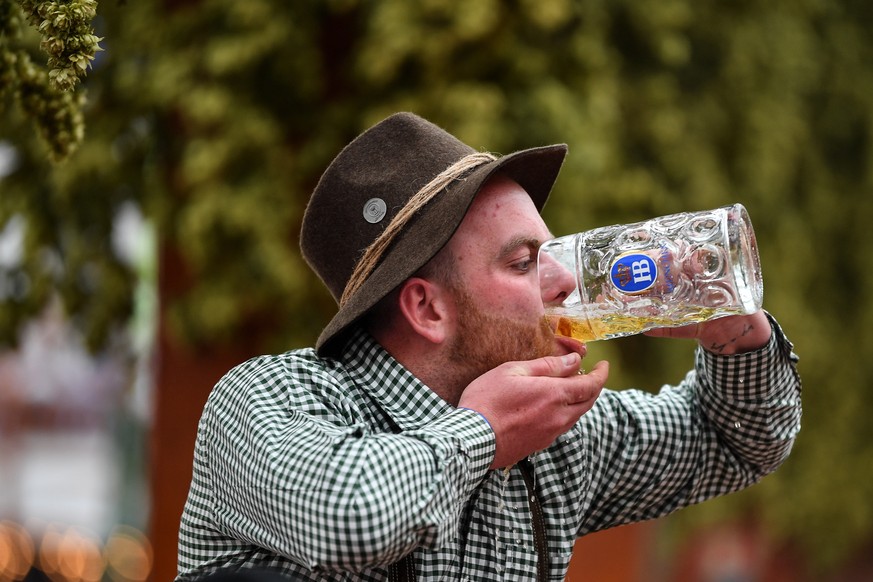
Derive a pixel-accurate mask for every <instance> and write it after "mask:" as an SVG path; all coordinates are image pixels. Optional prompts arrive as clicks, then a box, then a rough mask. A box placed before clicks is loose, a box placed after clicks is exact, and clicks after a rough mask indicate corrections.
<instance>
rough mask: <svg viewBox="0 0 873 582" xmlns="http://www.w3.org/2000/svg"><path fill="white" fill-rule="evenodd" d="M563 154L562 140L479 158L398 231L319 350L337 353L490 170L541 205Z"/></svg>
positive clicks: (451, 223)
mask: <svg viewBox="0 0 873 582" xmlns="http://www.w3.org/2000/svg"><path fill="white" fill-rule="evenodd" d="M566 155H567V145H566V144H556V145H551V146H543V147H537V148H531V149H526V150H521V151H518V152H514V153H512V154H508V155H506V156H503V157H501V158H498V159H496V160H494V161H492V162H489V163H487V164H483V165H482V166H480V167H478V168H476V169H475V170H474V171H473V172H472V173H471V174H470V175H469V176H467V177H466V178H464V179H463V180H462V181H460V182H459V183H458V184H455V185H453V186H451V187H450V188H448V189H447V190H445V191H444V192H441V193H440V194H438V195H437V196H435V197H434V199H433V200H431V201H430V202H428V204H427V205H426V206H425V207H424V208H422V209H421V210H420V211H419V212H418V213H417V214H416V216H415V217H414V218H413V219H412V220H411V221H410V222H409V224H408V225H407V227H406V228H405V229H404V230H403V231H402V232H401V233H400V234H399V235H398V236H397V238H396V239H395V240H394V242H393V243H392V245H391V247H390V248H389V249H388V251H387V252H386V253H385V256H384V257H383V259H382V261H381V262H380V263H379V265H377V267H376V268H375V269H374V270H373V272H372V273H371V274H370V276H369V277H368V278H367V279H366V280H365V281H364V283H363V284H362V285H361V287H360V288H359V289H358V291H357V292H356V293H355V294H354V295H352V296H351V297H349V299H348V301H346V303H345V304H344V305H343V306H341V307H340V309H339V311H338V312H337V314H336V315H335V316H334V317H333V318H332V319H331V320H330V322H329V323H328V324H327V326H326V327H325V328H324V330H323V331H322V332H321V335H320V336H319V338H318V341H317V342H316V344H315V347H316V350H317V352H318V353H319V355H322V356H332V355H337V354H338V352H339V351H340V350H341V349H342V346H343V344H344V342H345V338H346V335H347V334H346V332H348V331H349V329H350V327H351V326H352V325H353V324H354V323H356V322H357V321H358V320H359V319H360V318H361V317H363V316H364V315H365V314H366V313H367V312H368V311H369V310H370V309H372V308H373V306H375V305H376V303H378V302H379V301H380V300H381V299H383V298H384V297H385V296H386V295H388V294H389V293H391V291H393V290H394V289H395V288H396V287H397V286H398V285H400V284H401V283H403V281H405V280H406V279H408V278H409V277H411V276H413V275H414V274H415V273H416V272H417V271H418V270H419V269H421V268H422V267H423V266H424V265H425V264H427V262H428V261H430V259H432V258H433V257H434V256H435V255H436V254H437V253H438V252H439V251H440V249H442V248H443V247H444V246H445V245H446V243H447V242H448V241H449V239H450V238H451V237H452V235H453V234H454V233H455V231H456V230H457V229H458V227H459V226H460V224H461V221H462V220H463V219H464V216H465V215H466V214H467V210H468V209H469V208H470V204H472V202H473V199H474V198H475V197H476V194H477V193H478V192H479V190H480V188H482V186H483V185H484V184H485V183H486V182H487V181H488V180H489V179H490V178H491V177H492V176H494V175H495V174H502V175H505V176H508V177H509V178H511V179H513V180H514V181H515V182H517V183H518V184H519V185H520V186H521V187H522V188H524V189H525V191H526V192H527V193H528V195H529V196H530V197H531V200H533V203H534V205H535V206H536V208H537V210H538V211H542V209H543V207H544V206H545V204H546V200H547V199H548V197H549V193H550V192H551V191H552V187H553V186H554V183H555V180H557V178H558V173H559V172H560V171H561V166H562V164H563V163H564V158H565V157H566Z"/></svg>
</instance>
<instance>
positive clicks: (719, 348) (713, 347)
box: [706, 323, 755, 354]
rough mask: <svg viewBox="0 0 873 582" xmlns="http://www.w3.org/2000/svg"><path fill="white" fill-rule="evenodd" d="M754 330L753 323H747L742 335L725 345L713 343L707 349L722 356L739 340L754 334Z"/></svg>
mask: <svg viewBox="0 0 873 582" xmlns="http://www.w3.org/2000/svg"><path fill="white" fill-rule="evenodd" d="M754 329H755V326H754V325H752V324H751V323H747V324H746V325H745V327H743V331H742V332H740V335H738V336H735V337H733V338H732V339H730V340H728V341H726V342H724V343H717V342H713V343H711V344H710V345H709V347H708V348H706V349H708V350H709V351H710V352H713V353H716V354H722V353H724V351H725V350H726V349H727V347H728V346H729V345H731V344H735V343H737V340H738V339H740V338H741V337H745V336H747V335H749V334H750V333H752V330H754Z"/></svg>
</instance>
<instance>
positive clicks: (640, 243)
mask: <svg viewBox="0 0 873 582" xmlns="http://www.w3.org/2000/svg"><path fill="white" fill-rule="evenodd" d="M538 273H539V279H540V286H541V290H542V293H543V301H544V303H545V306H546V317H547V318H548V320H549V322H550V324H551V326H552V328H553V329H554V330H555V333H557V334H559V335H564V336H568V337H573V338H576V339H578V340H581V341H592V340H597V339H609V338H615V337H621V336H626V335H633V334H636V333H640V332H643V331H646V330H649V329H653V328H656V327H677V326H682V325H687V324H690V323H696V322H701V321H706V320H709V319H714V318H716V317H723V316H726V315H737V314H748V313H754V312H755V311H757V310H759V309H760V308H761V303H762V300H763V294H764V285H763V280H762V277H761V265H760V259H759V257H758V248H757V244H756V242H755V233H754V231H753V230H752V224H751V222H750V220H749V215H748V213H747V212H746V209H745V208H744V207H743V205H742V204H734V205H732V206H725V207H722V208H717V209H715V210H707V211H702V212H683V213H679V214H671V215H669V216H662V217H659V218H653V219H651V220H646V221H643V222H638V223H634V224H626V225H615V226H606V227H602V228H596V229H594V230H589V231H586V232H582V233H578V234H572V235H568V236H563V237H559V238H556V239H553V240H550V241H547V242H545V243H544V244H543V245H542V247H541V248H540V252H539V257H538Z"/></svg>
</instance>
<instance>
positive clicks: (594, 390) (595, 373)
mask: <svg viewBox="0 0 873 582" xmlns="http://www.w3.org/2000/svg"><path fill="white" fill-rule="evenodd" d="M607 378H609V362H607V361H606V360H602V361H600V362H597V364H595V365H594V368H593V369H592V370H591V371H590V372H588V373H587V374H584V375H581V376H577V377H576V378H573V382H568V383H567V385H566V386H565V388H564V390H565V396H566V403H567V405H568V406H580V405H581V406H582V407H587V408H585V411H587V410H588V409H590V408H591V406H593V405H594V401H595V400H597V397H598V396H600V391H601V390H603V387H604V385H606V380H607ZM583 412H584V411H583Z"/></svg>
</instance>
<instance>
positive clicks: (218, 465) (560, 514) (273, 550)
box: [179, 322, 800, 582]
mask: <svg viewBox="0 0 873 582" xmlns="http://www.w3.org/2000/svg"><path fill="white" fill-rule="evenodd" d="M773 327H774V333H773V337H772V339H771V341H770V343H769V344H768V345H767V346H765V347H764V348H762V349H760V350H758V351H755V352H752V353H746V354H740V355H734V356H715V355H712V354H710V353H708V352H705V351H703V350H698V351H697V356H696V365H695V370H694V371H691V372H689V373H688V375H687V376H686V377H685V378H684V380H683V381H682V382H681V383H680V384H679V385H677V386H665V387H663V388H662V389H661V390H660V392H659V393H658V394H657V395H651V394H649V393H646V392H642V391H638V390H624V391H621V392H613V391H607V390H604V391H603V393H602V395H601V396H600V398H599V399H598V401H597V403H596V405H595V406H594V408H593V409H592V410H591V411H590V412H588V413H587V414H585V415H584V416H582V418H581V420H580V421H579V422H578V423H577V424H576V426H574V427H573V429H572V430H570V431H569V432H567V433H566V434H564V435H563V436H561V437H559V438H558V439H557V441H556V442H555V443H554V444H553V445H552V446H551V447H550V448H549V449H548V450H545V451H542V452H540V453H537V454H536V455H535V456H534V457H533V458H532V462H533V465H534V467H535V471H536V490H537V495H538V496H539V498H540V502H541V504H542V507H543V511H544V513H545V521H546V534H547V539H548V546H549V553H550V563H551V579H552V580H563V578H564V575H565V574H566V571H567V566H568V564H569V562H570V556H571V552H572V550H573V544H574V542H575V540H576V538H578V537H579V536H582V535H585V534H587V533H590V532H594V531H597V530H602V529H605V528H609V527H612V526H616V525H619V524H626V523H631V522H636V521H640V520H645V519H650V518H654V517H658V516H662V515H665V514H667V513H670V512H672V511H674V510H676V509H678V508H681V507H684V506H687V505H689V504H692V503H696V502H699V501H702V500H704V499H708V498H711V497H714V496H716V495H720V494H724V493H728V492H731V491H736V490H738V489H741V488H743V487H746V486H748V485H750V484H752V483H754V482H755V481H757V480H759V479H760V478H761V477H763V476H764V475H766V474H767V473H768V472H770V471H772V470H774V469H775V468H776V467H777V466H778V465H779V464H780V463H781V462H782V461H783V460H784V459H785V457H786V456H787V455H788V453H789V451H790V449H791V446H792V443H793V441H794V437H795V435H796V434H797V432H798V430H799V428H800V380H799V378H798V375H797V372H796V356H795V355H794V353H793V351H792V346H791V344H790V343H789V342H788V341H787V340H786V339H785V338H784V336H783V335H782V332H781V330H779V328H778V326H777V325H775V322H774V325H773ZM397 431H402V433H401V434H397ZM493 455H494V435H493V433H492V431H491V429H490V427H489V425H488V423H487V422H486V421H485V420H484V419H483V418H482V417H481V416H480V415H479V414H477V413H476V412H473V411H470V410H464V409H455V408H453V407H452V406H450V405H449V404H447V403H446V402H444V401H443V400H441V399H440V398H439V397H438V396H437V395H436V394H435V393H434V392H432V391H431V390H430V389H428V388H427V387H426V386H425V385H423V384H422V383H421V382H420V381H419V380H418V379H417V378H415V376H413V375H412V374H410V373H409V371H407V370H406V369H405V368H403V367H402V366H401V365H400V364H399V363H398V362H396V361H395V360H394V359H393V358H391V356H389V355H388V354H387V353H386V352H385V351H384V350H383V349H382V348H381V347H380V346H379V344H377V343H376V342H375V341H373V340H372V338H371V337H369V336H368V335H367V334H365V333H364V332H358V333H357V334H356V335H355V336H354V337H353V339H352V340H351V341H350V343H349V344H348V346H347V348H346V350H345V353H344V355H343V356H342V357H340V358H338V359H323V358H320V357H319V356H318V355H316V353H315V352H314V351H313V350H310V349H305V350H297V351H292V352H288V353H286V354H282V355H277V356H263V357H259V358H255V359H253V360H250V361H248V362H246V363H244V364H242V365H240V366H238V367H236V368H234V369H233V370H231V371H230V372H229V373H228V374H227V375H226V376H225V377H224V378H223V379H222V380H221V381H220V382H219V383H218V384H217V385H216V387H215V389H214V390H213V392H212V394H211V396H210V397H209V401H208V402H207V404H206V407H205V410H204V412H203V417H202V419H201V421H200V425H199V429H198V437H197V444H196V450H195V457H194V473H193V479H192V482H191V490H190V493H189V496H188V501H187V504H186V506H185V510H184V513H183V516H182V523H181V530H180V541H179V579H180V580H190V579H194V578H196V577H198V576H201V575H203V574H204V573H208V572H211V571H213V570H216V569H221V568H230V569H237V568H258V569H265V568H269V569H277V570H279V571H281V572H283V573H285V574H287V575H288V576H289V577H290V578H291V579H294V580H298V579H299V580H385V579H386V566H387V565H388V564H390V563H392V562H395V561H397V560H399V559H400V558H401V557H402V556H403V555H404V554H406V553H408V552H409V551H411V550H412V551H414V559H415V566H416V570H417V573H418V579H419V580H481V581H488V582H491V581H493V580H497V579H505V580H534V579H535V578H536V568H537V554H536V550H535V549H534V536H533V531H532V526H531V517H530V509H529V505H528V502H527V490H526V488H525V485H524V481H523V480H522V477H521V474H520V472H519V470H518V468H513V469H512V470H511V471H509V473H508V474H505V473H504V472H503V471H492V470H489V469H488V466H489V464H490V463H491V460H492V458H493Z"/></svg>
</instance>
